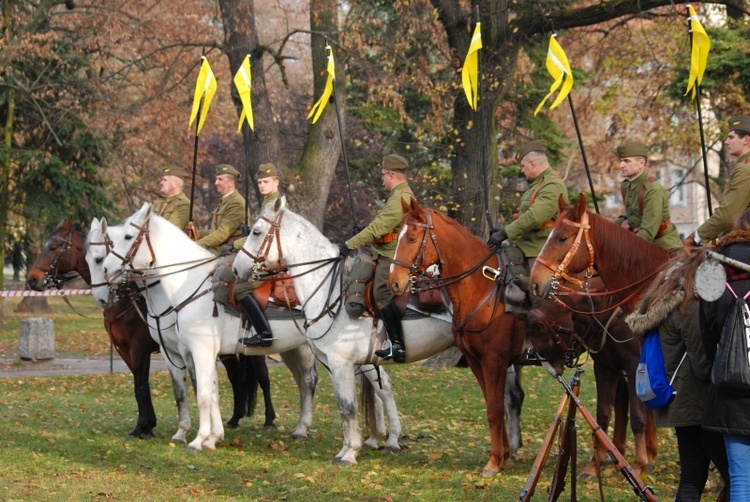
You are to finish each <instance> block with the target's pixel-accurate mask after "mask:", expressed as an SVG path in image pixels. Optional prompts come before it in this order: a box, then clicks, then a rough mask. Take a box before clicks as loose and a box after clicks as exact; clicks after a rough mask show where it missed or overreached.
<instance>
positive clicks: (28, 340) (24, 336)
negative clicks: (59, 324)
mask: <svg viewBox="0 0 750 502" xmlns="http://www.w3.org/2000/svg"><path fill="white" fill-rule="evenodd" d="M18 356H19V357H20V358H21V359H24V360H26V361H37V360H45V359H54V358H55V324H54V322H53V321H52V319H48V318H46V317H29V318H27V319H22V320H21V338H20V340H19V344H18Z"/></svg>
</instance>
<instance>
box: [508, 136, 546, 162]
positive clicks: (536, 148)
mask: <svg viewBox="0 0 750 502" xmlns="http://www.w3.org/2000/svg"><path fill="white" fill-rule="evenodd" d="M531 152H542V153H547V151H546V149H545V145H544V140H543V139H535V140H534V141H530V142H528V143H526V144H525V145H523V146H522V147H521V149H520V150H518V152H517V153H516V161H518V162H521V161H522V160H523V158H524V157H526V156H527V155H528V154H530V153H531Z"/></svg>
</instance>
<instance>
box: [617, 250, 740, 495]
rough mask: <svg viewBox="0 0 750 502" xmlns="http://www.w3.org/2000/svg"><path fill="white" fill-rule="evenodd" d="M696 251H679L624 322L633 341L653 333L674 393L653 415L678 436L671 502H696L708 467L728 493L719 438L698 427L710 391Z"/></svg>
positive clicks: (727, 474) (724, 460) (698, 258)
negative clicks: (676, 479) (677, 474)
mask: <svg viewBox="0 0 750 502" xmlns="http://www.w3.org/2000/svg"><path fill="white" fill-rule="evenodd" d="M697 253H699V251H698V250H692V249H689V248H684V247H683V248H680V249H679V250H678V251H677V256H676V257H675V258H674V259H673V260H672V261H671V262H670V263H669V264H668V265H666V266H665V267H664V268H663V269H662V271H661V272H659V274H658V275H657V276H656V278H655V279H654V281H653V282H652V283H651V285H650V286H649V287H648V289H647V290H646V292H645V293H644V295H643V300H642V302H641V306H640V308H639V309H638V311H636V312H633V313H632V314H630V315H628V317H627V318H626V321H627V323H628V325H629V326H630V328H631V329H632V331H633V335H635V336H643V335H644V334H645V333H647V332H649V331H651V330H653V329H658V331H659V341H660V343H661V349H662V353H663V354H664V369H665V370H666V372H667V377H668V378H669V379H670V380H671V381H672V387H673V388H674V389H675V391H676V394H675V397H674V399H673V400H672V402H670V403H669V404H668V405H666V406H663V407H661V408H656V409H654V410H653V413H654V421H655V422H656V426H657V427H673V428H674V430H675V435H676V436H677V451H678V455H679V459H680V480H679V485H678V487H677V494H676V496H675V500H676V501H679V502H699V501H700V498H701V494H702V493H703V490H704V489H705V487H706V482H707V481H708V474H709V468H710V465H711V462H713V463H714V465H715V466H716V468H717V470H718V471H719V473H720V474H721V477H722V480H723V481H724V488H723V490H722V493H723V494H728V493H729V463H728V460H727V451H726V448H725V447H724V438H723V437H722V435H721V434H720V433H718V432H715V431H709V430H704V429H703V427H701V423H702V421H703V413H704V412H705V410H706V399H707V396H708V391H709V387H710V379H709V378H710V374H711V362H710V361H709V360H708V357H707V356H706V352H705V351H704V350H703V341H702V338H701V330H700V323H699V310H700V309H699V306H698V301H697V300H696V299H695V297H694V296H693V294H692V293H688V292H692V291H693V289H694V286H695V271H696V269H697V268H698V265H699V264H700V263H701V262H702V260H701V259H700V257H697V256H696V254H697Z"/></svg>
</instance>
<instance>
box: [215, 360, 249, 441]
mask: <svg viewBox="0 0 750 502" xmlns="http://www.w3.org/2000/svg"><path fill="white" fill-rule="evenodd" d="M219 361H221V364H222V365H224V368H225V369H226V370H227V378H228V379H229V383H230V384H231V385H232V395H233V396H234V408H232V417H231V418H230V419H229V420H227V427H229V428H231V429H236V428H237V427H239V426H240V419H242V417H244V416H245V413H247V416H251V415H252V412H253V409H252V408H251V407H250V405H249V403H248V394H249V393H251V392H252V391H251V390H250V389H245V385H246V384H247V381H246V379H245V376H246V375H245V371H246V368H243V367H242V364H241V363H240V361H239V359H238V357H237V356H235V355H233V354H232V355H225V356H220V357H219Z"/></svg>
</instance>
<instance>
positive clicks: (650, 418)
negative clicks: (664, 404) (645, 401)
mask: <svg viewBox="0 0 750 502" xmlns="http://www.w3.org/2000/svg"><path fill="white" fill-rule="evenodd" d="M645 433H646V455H647V456H648V465H649V467H651V466H653V465H654V462H655V461H656V455H657V453H658V451H657V450H658V439H657V437H656V422H654V413H653V412H652V411H651V410H649V409H647V410H646V431H645Z"/></svg>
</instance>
